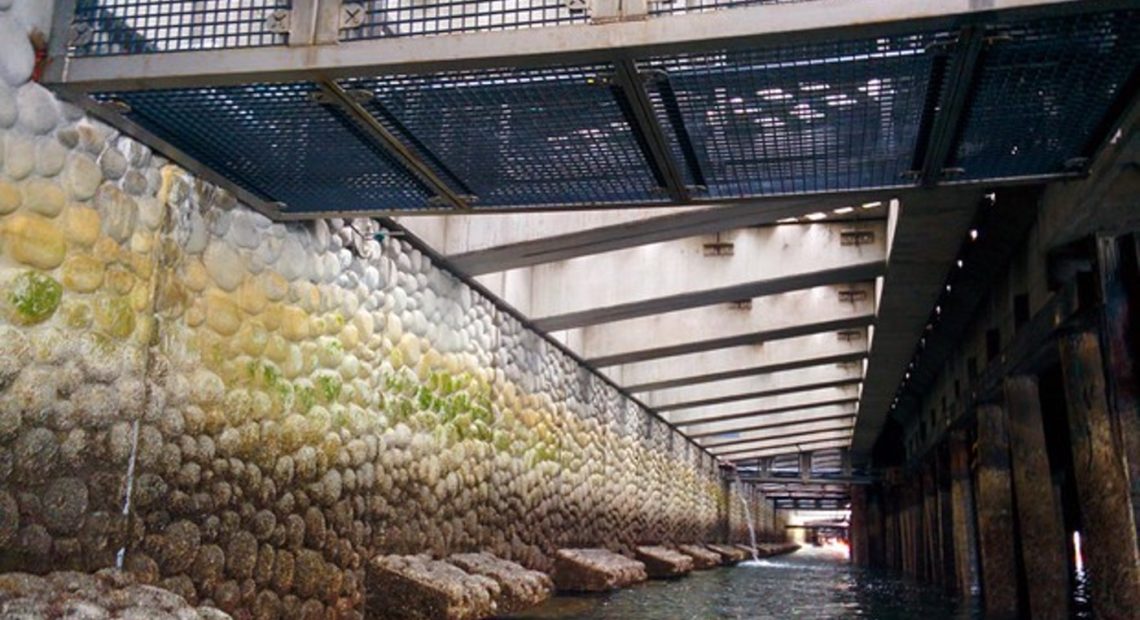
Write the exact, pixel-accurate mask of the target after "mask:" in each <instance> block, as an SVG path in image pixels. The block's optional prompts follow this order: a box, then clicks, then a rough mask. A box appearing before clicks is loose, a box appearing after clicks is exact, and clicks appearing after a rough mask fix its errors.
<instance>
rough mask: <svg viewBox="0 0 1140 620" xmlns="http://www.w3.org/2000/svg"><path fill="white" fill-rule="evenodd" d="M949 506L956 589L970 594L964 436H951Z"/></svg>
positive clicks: (969, 495)
mask: <svg viewBox="0 0 1140 620" xmlns="http://www.w3.org/2000/svg"><path fill="white" fill-rule="evenodd" d="M950 478H951V481H950V503H951V505H952V513H953V514H952V517H951V518H952V519H953V522H954V523H953V529H954V568H955V584H956V587H955V590H956V591H957V592H958V593H959V594H960V595H963V596H965V595H967V594H969V593H970V591H971V588H972V586H973V584H974V574H973V567H972V564H973V563H972V561H971V557H970V555H971V549H974V548H975V545H976V544H977V543H976V541H975V537H974V488H973V484H972V481H971V479H970V444H969V443H968V442H967V440H966V436H965V433H963V432H961V431H959V432H956V433H953V434H952V435H951V436H950Z"/></svg>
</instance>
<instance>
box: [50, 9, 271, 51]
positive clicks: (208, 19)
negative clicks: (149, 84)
mask: <svg viewBox="0 0 1140 620" xmlns="http://www.w3.org/2000/svg"><path fill="white" fill-rule="evenodd" d="M291 5H292V0H79V2H78V3H77V4H76V8H75V20H74V22H73V31H74V32H75V37H74V38H75V41H74V42H73V43H74V45H73V47H72V51H71V54H72V55H73V56H114V55H119V54H146V53H156V52H181V51H187V50H202V49H216V48H240V47H261V46H266V45H284V44H285V42H286V35H285V34H283V33H280V32H274V31H273V30H272V29H271V27H270V22H271V21H272V20H271V19H270V16H271V14H273V13H274V12H275V11H277V10H288V9H289V8H290V6H291Z"/></svg>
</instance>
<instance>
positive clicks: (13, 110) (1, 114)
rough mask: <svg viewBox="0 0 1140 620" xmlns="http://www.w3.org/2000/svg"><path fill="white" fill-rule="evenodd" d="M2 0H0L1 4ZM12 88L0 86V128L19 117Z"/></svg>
mask: <svg viewBox="0 0 1140 620" xmlns="http://www.w3.org/2000/svg"><path fill="white" fill-rule="evenodd" d="M3 2H4V0H0V4H3ZM12 92H13V91H12V89H10V88H3V87H0V129H7V128H9V127H11V126H12V125H15V124H16V119H17V118H19V117H20V112H19V108H17V107H16V98H15V97H14V96H12Z"/></svg>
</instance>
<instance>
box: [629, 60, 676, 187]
mask: <svg viewBox="0 0 1140 620" xmlns="http://www.w3.org/2000/svg"><path fill="white" fill-rule="evenodd" d="M613 63H614V75H613V82H614V85H615V86H617V87H618V88H620V89H621V91H622V92H623V93H624V94H625V97H626V101H627V102H628V103H629V108H630V113H631V114H632V115H633V118H632V119H631V120H632V121H633V124H634V127H635V129H636V130H637V131H638V132H640V133H641V135H642V137H643V138H644V139H645V143H646V148H647V149H648V150H649V152H648V153H647V154H646V155H647V156H648V159H649V160H650V161H649V164H650V166H652V167H653V168H655V169H656V170H657V172H658V173H659V174H660V175H661V177H662V180H663V181H664V182H665V187H664V189H665V191H667V192H668V193H669V198H670V199H671V200H672V201H673V202H682V203H683V202H688V200H689V191H688V189H687V188H686V187H685V181H684V177H683V176H682V175H681V171H680V169H679V168H678V167H677V162H675V161H674V160H673V156H672V155H671V154H670V152H669V141H668V140H667V139H666V138H665V132H664V131H662V130H661V125H660V124H659V123H658V122H657V115H656V114H654V112H653V104H652V103H650V101H649V95H648V93H646V92H645V80H644V77H643V76H642V75H641V73H640V72H639V71H638V69H637V63H636V62H635V61H633V60H632V59H629V58H623V57H619V58H617V59H615V60H614V61H613Z"/></svg>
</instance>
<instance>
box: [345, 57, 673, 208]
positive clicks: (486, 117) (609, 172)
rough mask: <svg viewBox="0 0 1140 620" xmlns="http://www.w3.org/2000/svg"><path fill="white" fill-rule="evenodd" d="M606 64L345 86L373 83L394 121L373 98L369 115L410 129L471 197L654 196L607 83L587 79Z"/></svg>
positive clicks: (594, 200)
mask: <svg viewBox="0 0 1140 620" xmlns="http://www.w3.org/2000/svg"><path fill="white" fill-rule="evenodd" d="M609 72H611V68H610V66H609V65H597V66H586V67H561V68H544V69H519V70H503V71H493V70H486V71H472V72H455V73H445V74H438V75H430V76H398V77H391V78H387V77H385V78H375V79H370V80H360V81H355V82H351V83H346V84H345V86H346V88H364V89H367V90H369V91H372V92H374V93H375V94H376V103H378V104H379V105H380V106H382V107H383V108H384V109H385V110H386V111H387V112H388V113H389V114H390V116H391V117H392V118H394V119H396V120H397V121H398V122H399V124H400V125H401V127H395V126H393V125H392V124H391V120H390V119H385V118H384V115H383V114H382V113H380V112H378V111H377V110H376V108H373V111H374V113H375V114H376V115H377V118H380V119H381V120H382V121H386V120H387V124H389V128H390V129H392V130H393V131H394V132H396V133H397V134H401V133H402V134H403V135H402V137H404V138H405V139H406V138H407V135H414V136H415V138H416V139H417V140H418V141H419V142H420V143H421V145H422V148H420V149H419V150H420V154H421V157H423V159H425V160H430V159H431V156H427V155H425V153H431V154H433V155H434V157H437V158H438V159H439V160H441V161H442V162H446V164H447V167H448V168H449V172H450V174H447V177H450V178H457V179H459V180H461V181H462V182H463V183H464V184H465V185H466V186H467V187H468V188H469V191H471V192H473V193H474V194H475V195H476V196H477V197H478V199H477V201H476V202H475V203H474V206H475V207H482V206H498V207H501V206H530V205H589V204H606V203H615V202H647V201H657V200H664V197H663V196H661V195H660V193H659V192H656V191H655V190H656V183H655V182H654V179H653V176H652V173H651V172H650V171H649V168H648V166H647V164H646V160H645V157H644V155H643V154H642V152H641V151H640V150H639V148H638V145H637V141H636V138H635V136H634V134H633V131H632V130H631V128H630V125H629V123H628V122H626V120H625V118H624V117H623V116H622V112H621V109H620V107H619V105H618V103H617V101H616V99H615V97H614V94H613V91H612V89H611V87H609V86H606V85H603V84H601V83H600V82H599V80H598V79H597V76H599V75H602V74H606V73H609ZM437 169H438V167H437ZM445 178H446V177H445ZM465 191H468V190H465Z"/></svg>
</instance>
